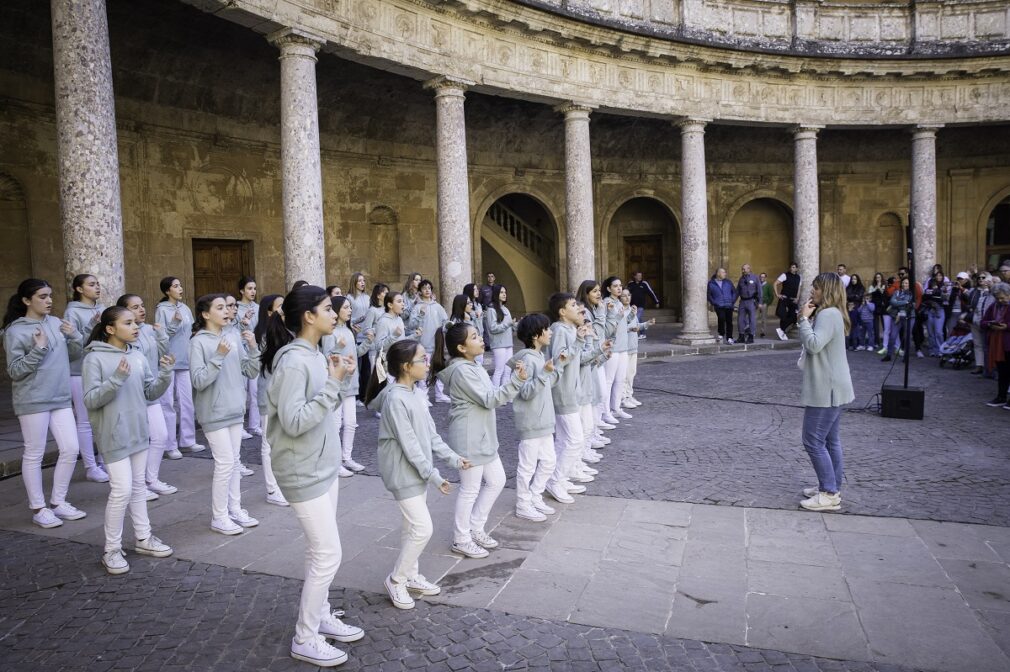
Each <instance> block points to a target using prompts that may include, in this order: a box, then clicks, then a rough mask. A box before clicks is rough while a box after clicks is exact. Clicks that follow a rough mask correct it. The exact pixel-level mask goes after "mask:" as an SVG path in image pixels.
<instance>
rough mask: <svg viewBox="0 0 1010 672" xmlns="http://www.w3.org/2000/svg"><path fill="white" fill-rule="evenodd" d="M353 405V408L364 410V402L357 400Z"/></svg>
mask: <svg viewBox="0 0 1010 672" xmlns="http://www.w3.org/2000/svg"><path fill="white" fill-rule="evenodd" d="M354 405H355V406H360V407H361V408H364V407H365V402H363V401H362V400H361V399H358V400H357V401H356V402H354Z"/></svg>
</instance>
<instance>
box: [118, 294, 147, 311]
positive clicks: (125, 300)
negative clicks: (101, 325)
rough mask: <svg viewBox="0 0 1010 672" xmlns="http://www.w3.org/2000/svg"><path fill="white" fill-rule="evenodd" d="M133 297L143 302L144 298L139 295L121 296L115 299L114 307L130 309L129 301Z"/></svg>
mask: <svg viewBox="0 0 1010 672" xmlns="http://www.w3.org/2000/svg"><path fill="white" fill-rule="evenodd" d="M133 297H137V298H138V299H140V300H141V301H143V300H144V297H142V296H141V295H140V294H123V295H122V296H121V297H119V298H118V299H116V305H117V306H119V307H120V308H127V309H128V308H129V307H130V299H132V298H133Z"/></svg>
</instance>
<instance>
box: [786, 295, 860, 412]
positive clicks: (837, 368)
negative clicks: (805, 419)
mask: <svg viewBox="0 0 1010 672" xmlns="http://www.w3.org/2000/svg"><path fill="white" fill-rule="evenodd" d="M799 328H800V342H801V343H802V344H803V349H804V350H805V351H806V354H805V355H804V362H803V387H802V391H801V393H800V403H801V404H803V405H804V406H815V407H820V408H827V407H829V406H844V405H845V404H848V403H851V402H852V400H853V399H855V398H856V395H855V394H854V393H853V391H852V377H851V376H850V375H849V360H848V359H847V358H846V355H845V323H844V321H843V320H842V313H841V311H839V310H838V309H837V308H825V309H823V310H819V311H817V315H816V316H815V319H814V322H813V324H811V323H810V321H809V320H800V322H799Z"/></svg>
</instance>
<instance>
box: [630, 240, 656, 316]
mask: <svg viewBox="0 0 1010 672" xmlns="http://www.w3.org/2000/svg"><path fill="white" fill-rule="evenodd" d="M637 271H641V273H642V277H643V279H645V280H648V281H649V284H650V285H652V288H653V289H654V290H656V293H657V294H659V293H660V292H661V291H662V290H661V288H662V287H663V236H628V237H626V238H625V239H624V277H623V278H621V280H623V281H624V285H625V286H627V284H628V283H629V282H631V281H632V280H633V279H634V275H633V273H635V272H637ZM662 298H663V297H662V296H661V297H660V299H662ZM645 307H646V308H652V307H653V304H652V300H651V299H650V300H649V305H647V306H645Z"/></svg>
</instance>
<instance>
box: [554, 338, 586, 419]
mask: <svg viewBox="0 0 1010 672" xmlns="http://www.w3.org/2000/svg"><path fill="white" fill-rule="evenodd" d="M585 348H586V341H585V339H582V338H579V334H578V331H577V330H576V329H575V327H574V326H572V325H571V324H568V323H566V322H555V323H554V324H552V325H551V342H550V344H549V345H548V346H547V348H546V349H545V350H546V354H547V356H548V357H550V358H551V359H554V360H557V358H558V355H560V354H561V353H562V352H563V353H565V355H566V356H567V358H568V362H567V363H566V364H565V367H564V369H562V370H561V373H560V378H559V379H558V382H557V384H556V385H553V386H552V387H551V397H552V400H553V402H554V411H555V412H556V413H557V414H558V415H571V414H572V413H578V412H579V406H581V403H580V401H579V385H580V384H581V383H580V378H581V371H582V357H583V354H584V353H585Z"/></svg>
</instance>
